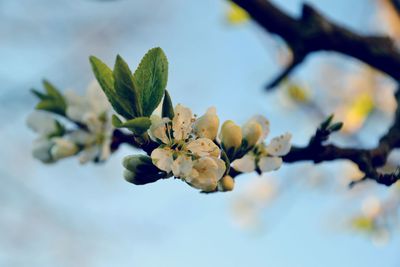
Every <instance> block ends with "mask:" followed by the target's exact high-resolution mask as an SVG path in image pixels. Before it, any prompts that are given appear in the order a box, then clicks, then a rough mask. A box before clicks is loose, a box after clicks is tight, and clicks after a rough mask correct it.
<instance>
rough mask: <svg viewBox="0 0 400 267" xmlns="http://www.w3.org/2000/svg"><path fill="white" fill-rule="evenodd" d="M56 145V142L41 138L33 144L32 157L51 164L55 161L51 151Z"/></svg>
mask: <svg viewBox="0 0 400 267" xmlns="http://www.w3.org/2000/svg"><path fill="white" fill-rule="evenodd" d="M53 145H54V142H53V141H51V140H49V139H46V138H39V139H36V140H35V141H34V142H33V148H32V155H33V157H34V158H36V159H38V160H40V161H42V162H44V163H51V162H53V161H55V160H54V159H53V157H52V156H51V154H50V149H51V147H52V146H53Z"/></svg>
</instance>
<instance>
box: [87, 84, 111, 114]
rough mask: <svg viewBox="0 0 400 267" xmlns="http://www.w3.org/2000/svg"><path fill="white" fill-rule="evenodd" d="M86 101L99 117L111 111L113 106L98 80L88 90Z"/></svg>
mask: <svg viewBox="0 0 400 267" xmlns="http://www.w3.org/2000/svg"><path fill="white" fill-rule="evenodd" d="M86 99H87V101H88V104H89V105H90V110H91V111H92V112H94V113H95V114H96V115H97V116H99V115H101V114H102V113H104V112H108V111H109V110H111V104H110V102H108V99H107V97H106V95H105V94H104V92H103V90H101V87H100V85H99V83H98V82H97V81H96V80H93V81H92V82H91V83H90V84H89V86H88V88H87V90H86Z"/></svg>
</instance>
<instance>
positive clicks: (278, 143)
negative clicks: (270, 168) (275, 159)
mask: <svg viewBox="0 0 400 267" xmlns="http://www.w3.org/2000/svg"><path fill="white" fill-rule="evenodd" d="M291 139H292V135H291V134H290V133H285V134H283V135H280V136H278V137H275V138H273V139H272V140H271V143H270V144H269V145H268V146H267V152H268V154H270V155H272V156H279V157H280V156H284V155H286V154H287V153H289V151H290V147H291V144H290V140H291Z"/></svg>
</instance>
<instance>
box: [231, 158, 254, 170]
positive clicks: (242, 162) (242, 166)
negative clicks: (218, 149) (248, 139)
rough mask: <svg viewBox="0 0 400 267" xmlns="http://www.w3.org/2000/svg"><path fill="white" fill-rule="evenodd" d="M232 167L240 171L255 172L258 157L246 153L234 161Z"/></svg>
mask: <svg viewBox="0 0 400 267" xmlns="http://www.w3.org/2000/svg"><path fill="white" fill-rule="evenodd" d="M231 165H232V168H234V169H235V170H236V171H239V172H253V171H254V170H255V169H256V159H255V157H254V156H252V155H248V154H247V155H244V156H243V157H242V158H240V159H236V160H234V161H233V162H232V164H231Z"/></svg>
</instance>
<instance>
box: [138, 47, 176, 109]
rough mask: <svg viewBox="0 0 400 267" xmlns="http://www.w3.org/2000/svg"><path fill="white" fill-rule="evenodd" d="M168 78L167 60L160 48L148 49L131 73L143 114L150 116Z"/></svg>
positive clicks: (161, 95) (160, 97)
mask: <svg viewBox="0 0 400 267" xmlns="http://www.w3.org/2000/svg"><path fill="white" fill-rule="evenodd" d="M167 80H168V61H167V57H166V56H165V54H164V52H163V51H162V49H161V48H159V47H157V48H153V49H150V50H149V51H148V52H147V53H146V55H145V56H144V57H143V59H142V60H141V62H140V64H139V67H138V68H137V69H136V71H135V73H134V75H133V83H134V86H135V88H136V89H137V90H138V92H139V95H140V97H141V104H142V109H143V115H144V116H150V115H151V113H153V111H154V110H155V109H156V108H157V106H158V104H159V103H160V101H161V99H162V97H163V95H164V90H165V87H166V86H167Z"/></svg>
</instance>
